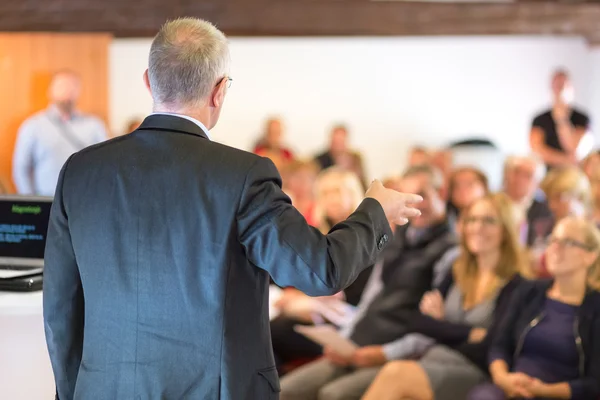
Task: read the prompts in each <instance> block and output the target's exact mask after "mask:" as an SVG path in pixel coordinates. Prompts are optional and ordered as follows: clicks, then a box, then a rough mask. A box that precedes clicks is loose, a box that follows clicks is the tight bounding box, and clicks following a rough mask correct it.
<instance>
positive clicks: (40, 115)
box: [21, 110, 50, 128]
mask: <svg viewBox="0 0 600 400" xmlns="http://www.w3.org/2000/svg"><path fill="white" fill-rule="evenodd" d="M49 122H50V120H49V119H48V113H47V110H40V111H37V112H35V113H33V114H31V115H30V116H29V117H27V118H25V119H24V120H23V122H22V123H21V128H24V127H33V126H36V125H39V124H45V123H49Z"/></svg>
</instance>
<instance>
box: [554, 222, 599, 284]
mask: <svg viewBox="0 0 600 400" xmlns="http://www.w3.org/2000/svg"><path fill="white" fill-rule="evenodd" d="M583 225H584V222H582V221H580V220H577V219H575V218H566V219H563V220H561V221H559V222H558V224H557V225H556V227H555V228H554V230H553V231H552V235H551V236H550V240H549V245H548V247H547V249H546V267H547V268H548V272H550V274H552V276H554V277H557V278H560V277H563V278H564V277H568V276H571V275H574V274H578V273H583V272H586V271H587V270H588V269H589V267H590V266H591V265H592V263H593V262H594V261H595V259H596V257H597V256H598V253H597V252H596V251H593V250H592V249H591V247H590V246H589V245H588V243H587V241H586V227H585V226H583Z"/></svg>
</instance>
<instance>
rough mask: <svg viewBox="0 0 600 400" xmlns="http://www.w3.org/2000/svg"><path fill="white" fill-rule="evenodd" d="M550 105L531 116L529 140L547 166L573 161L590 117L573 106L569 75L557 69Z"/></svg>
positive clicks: (572, 162) (567, 163)
mask: <svg viewBox="0 0 600 400" xmlns="http://www.w3.org/2000/svg"><path fill="white" fill-rule="evenodd" d="M552 95H553V99H552V101H553V104H552V108H551V109H550V110H548V111H546V112H544V113H542V114H540V115H538V116H536V117H535V118H534V120H533V124H532V127H531V133H530V134H529V143H530V146H531V149H532V150H533V151H534V152H535V153H536V154H537V155H539V156H540V157H541V158H542V160H543V161H544V163H546V166H547V167H548V169H550V168H552V167H557V166H567V165H576V164H577V162H578V155H577V147H578V146H579V143H580V141H581V139H582V138H583V137H584V136H585V135H586V134H587V133H588V131H589V127H590V119H589V117H588V116H587V115H586V114H584V113H583V112H582V111H580V110H577V109H575V107H573V105H572V103H573V97H574V91H573V86H572V85H571V81H570V79H569V75H568V74H567V72H566V71H564V70H558V71H556V72H555V73H554V75H553V76H552Z"/></svg>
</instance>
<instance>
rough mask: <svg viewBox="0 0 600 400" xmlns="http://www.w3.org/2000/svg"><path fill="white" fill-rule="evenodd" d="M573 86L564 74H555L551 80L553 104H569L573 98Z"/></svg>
mask: <svg viewBox="0 0 600 400" xmlns="http://www.w3.org/2000/svg"><path fill="white" fill-rule="evenodd" d="M574 94H575V93H574V91H573V86H572V85H571V81H570V80H569V77H568V76H567V75H566V74H565V73H557V74H555V75H554V77H553V78H552V95H553V96H554V101H555V102H560V103H564V104H570V103H571V102H572V101H573V98H574Z"/></svg>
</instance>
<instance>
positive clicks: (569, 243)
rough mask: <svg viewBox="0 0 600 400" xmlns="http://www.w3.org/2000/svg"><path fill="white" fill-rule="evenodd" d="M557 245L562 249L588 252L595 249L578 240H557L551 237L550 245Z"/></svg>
mask: <svg viewBox="0 0 600 400" xmlns="http://www.w3.org/2000/svg"><path fill="white" fill-rule="evenodd" d="M552 244H555V245H557V246H558V247H561V248H566V247H570V248H574V247H576V248H579V249H583V250H587V251H592V250H593V248H592V247H591V246H588V245H587V244H585V243H582V242H580V241H578V240H575V239H569V238H556V237H550V238H549V239H548V245H549V246H550V245H552Z"/></svg>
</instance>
